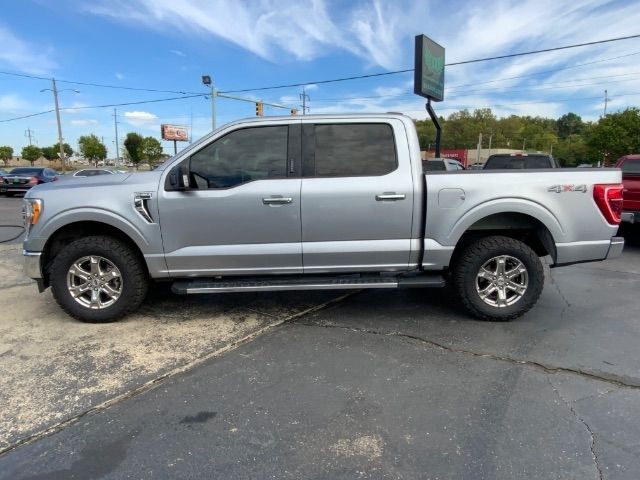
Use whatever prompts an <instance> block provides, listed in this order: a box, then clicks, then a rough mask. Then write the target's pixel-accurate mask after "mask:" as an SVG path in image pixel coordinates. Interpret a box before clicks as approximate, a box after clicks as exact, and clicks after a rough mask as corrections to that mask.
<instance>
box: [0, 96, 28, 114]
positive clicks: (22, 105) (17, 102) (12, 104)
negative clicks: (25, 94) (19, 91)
mask: <svg viewBox="0 0 640 480" xmlns="http://www.w3.org/2000/svg"><path fill="white" fill-rule="evenodd" d="M27 106H28V104H27V102H25V101H24V100H23V99H22V98H20V97H19V96H18V95H15V94H8V95H0V112H2V113H12V112H21V111H24V110H25V109H26V108H27Z"/></svg>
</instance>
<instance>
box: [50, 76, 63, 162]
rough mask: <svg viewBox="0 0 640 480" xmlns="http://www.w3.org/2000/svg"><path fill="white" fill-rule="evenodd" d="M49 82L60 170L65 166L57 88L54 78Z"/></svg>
mask: <svg viewBox="0 0 640 480" xmlns="http://www.w3.org/2000/svg"><path fill="white" fill-rule="evenodd" d="M51 83H52V85H53V89H52V90H53V101H54V103H55V106H56V121H57V122H58V146H59V148H60V162H61V163H62V171H63V172H64V171H65V170H66V168H65V158H64V147H63V145H62V123H61V122H60V106H59V105H58V88H57V87H56V79H55V78H52V79H51Z"/></svg>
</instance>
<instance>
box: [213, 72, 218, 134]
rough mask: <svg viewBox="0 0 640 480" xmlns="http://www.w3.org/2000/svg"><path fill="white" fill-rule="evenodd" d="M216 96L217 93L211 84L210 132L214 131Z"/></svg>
mask: <svg viewBox="0 0 640 480" xmlns="http://www.w3.org/2000/svg"><path fill="white" fill-rule="evenodd" d="M217 96H218V91H217V90H216V87H215V86H214V85H213V82H211V131H214V130H215V129H216V97H217Z"/></svg>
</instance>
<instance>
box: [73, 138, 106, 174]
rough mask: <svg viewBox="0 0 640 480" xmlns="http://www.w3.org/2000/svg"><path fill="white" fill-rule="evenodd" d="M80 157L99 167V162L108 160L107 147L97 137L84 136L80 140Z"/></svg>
mask: <svg viewBox="0 0 640 480" xmlns="http://www.w3.org/2000/svg"><path fill="white" fill-rule="evenodd" d="M78 145H79V146H80V155H82V156H83V157H84V158H86V159H87V160H90V161H92V162H93V163H94V165H95V166H98V161H100V160H104V159H105V158H107V147H105V146H104V144H103V143H102V142H101V141H100V140H99V139H98V137H96V136H95V135H93V134H91V135H83V136H81V137H80V138H79V139H78Z"/></svg>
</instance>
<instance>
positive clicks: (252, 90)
mask: <svg viewBox="0 0 640 480" xmlns="http://www.w3.org/2000/svg"><path fill="white" fill-rule="evenodd" d="M638 37H640V34H637V35H628V36H626V37H617V38H608V39H606V40H597V41H595V42H587V43H577V44H574V45H565V46H562V47H553V48H544V49H541V50H531V51H528V52H519V53H511V54H508V55H498V56H494V57H486V58H476V59H472V60H463V61H460V62H453V63H445V66H446V67H452V66H455V65H465V64H469V63H478V62H487V61H489V60H500V59H505V58H513V57H521V56H524V55H533V54H536V53H545V52H553V51H557V50H566V49H569V48H578V47H586V46H591V45H598V44H602V43H609V42H617V41H621V40H629V39H632V38H638ZM413 71H414V69H413V68H407V69H403V70H395V71H390V72H381V73H372V74H369V75H356V76H353V77H344V78H334V79H328V80H317V81H312V82H304V83H290V84H287V85H274V86H270V87H255V88H243V89H239V90H226V91H222V90H221V91H220V93H241V92H255V91H260V90H276V89H280V88H293V87H302V86H305V85H313V84H325V83H335V82H345V81H349V80H358V79H362V78H372V77H381V76H384V75H396V74H399V73H408V72H413Z"/></svg>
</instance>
